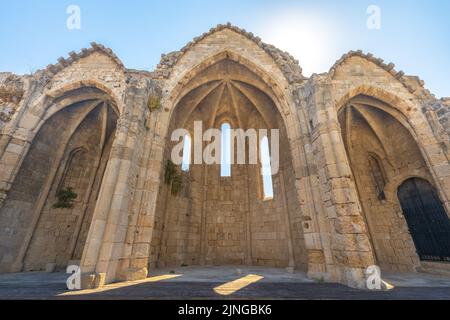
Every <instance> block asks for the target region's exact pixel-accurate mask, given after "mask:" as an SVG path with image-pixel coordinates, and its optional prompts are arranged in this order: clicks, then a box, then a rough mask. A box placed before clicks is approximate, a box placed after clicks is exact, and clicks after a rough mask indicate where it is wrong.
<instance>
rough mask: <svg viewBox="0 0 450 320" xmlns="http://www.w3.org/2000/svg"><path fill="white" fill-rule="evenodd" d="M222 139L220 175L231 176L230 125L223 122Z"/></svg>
mask: <svg viewBox="0 0 450 320" xmlns="http://www.w3.org/2000/svg"><path fill="white" fill-rule="evenodd" d="M221 131H222V141H221V145H220V148H221V153H220V176H221V177H231V126H230V124H229V123H226V122H225V123H223V124H222V127H221Z"/></svg>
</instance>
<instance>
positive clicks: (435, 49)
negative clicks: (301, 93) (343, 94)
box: [0, 0, 450, 97]
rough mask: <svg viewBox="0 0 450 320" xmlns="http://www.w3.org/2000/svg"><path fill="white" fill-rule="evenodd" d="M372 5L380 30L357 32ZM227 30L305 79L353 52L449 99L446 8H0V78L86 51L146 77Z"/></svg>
mask: <svg viewBox="0 0 450 320" xmlns="http://www.w3.org/2000/svg"><path fill="white" fill-rule="evenodd" d="M71 4H75V5H78V6H79V7H80V8H81V30H68V29H67V28H66V20H67V18H68V14H67V13H66V9H67V7H68V6H69V5H71ZM372 4H374V5H378V6H379V7H380V9H381V29H380V30H369V29H368V28H367V26H366V21H367V19H368V14H367V13H366V10H367V7H368V6H369V5H372ZM228 21H230V22H231V23H233V24H235V25H237V26H239V27H242V28H245V29H247V30H248V31H251V32H253V33H255V34H256V35H259V36H260V37H261V38H262V39H263V40H264V41H266V42H268V43H272V44H274V45H276V46H278V47H279V48H281V49H283V50H287V51H289V52H290V53H291V54H292V55H294V56H295V57H296V58H297V59H298V60H299V61H300V64H301V66H302V68H303V69H304V73H305V75H308V76H309V75H310V74H311V73H313V72H317V73H319V72H325V71H328V69H329V68H330V67H331V66H332V65H333V63H334V62H335V61H336V60H337V59H338V58H339V57H340V56H341V55H342V54H343V53H345V52H347V51H349V50H357V49H362V50H363V51H365V52H372V53H373V54H375V55H376V56H378V57H381V58H383V59H385V60H386V61H388V62H394V63H395V64H396V66H397V69H398V70H403V71H405V72H406V73H407V74H411V75H418V76H420V77H421V78H422V79H423V80H425V82H426V86H427V87H428V88H429V89H430V90H431V91H432V92H433V93H435V94H436V95H437V96H438V97H441V96H450V80H449V79H450V59H449V58H450V0H441V1H437V0H434V1H433V0H430V1H424V0H423V1H422V0H412V1H403V0H396V1H392V0H390V1H377V0H370V1H365V0H358V1H356V0H340V1H337V0H335V1H325V0H322V1H300V0H297V1H283V0H278V1H267V0H239V1H237V0H227V1H225V0H222V1H212V0H209V1H200V0H190V1H187V0H186V1H181V0H172V1H171V0H166V1H157V0H153V1H149V0H147V1H144V0H142V1H139V0H128V1H121V0H114V1H107V0H72V1H65V0H28V1H24V0H22V1H21V0H15V1H12V0H9V1H6V0H2V1H1V4H0V48H1V50H0V71H12V72H16V73H19V74H22V73H29V72H30V71H36V70H37V69H41V68H43V67H45V66H46V65H48V64H50V63H55V62H56V60H57V58H58V57H60V56H67V54H68V52H70V51H79V50H80V49H81V48H83V47H88V46H89V43H90V42H91V41H96V42H99V43H102V44H104V45H106V46H108V47H110V48H112V49H113V50H114V52H115V53H116V54H117V55H118V56H119V58H120V59H121V60H122V61H123V62H124V64H125V65H126V66H127V67H128V68H134V69H143V70H151V69H153V68H154V67H155V66H156V64H157V63H158V62H159V59H160V55H161V53H167V52H170V51H174V50H178V49H180V48H181V47H183V46H184V45H185V44H186V43H187V42H189V41H190V40H191V39H192V38H193V37H195V36H197V35H199V34H201V33H203V32H205V31H207V30H209V29H210V28H211V27H213V26H215V25H217V24H219V23H226V22H228Z"/></svg>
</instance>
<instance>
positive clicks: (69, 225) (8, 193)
mask: <svg viewBox="0 0 450 320" xmlns="http://www.w3.org/2000/svg"><path fill="white" fill-rule="evenodd" d="M449 101H450V98H442V99H436V98H435V97H434V96H433V95H432V94H431V93H430V92H429V91H428V90H427V89H425V87H424V83H423V81H422V80H420V79H419V78H417V77H414V76H407V75H405V74H404V73H403V72H402V71H396V70H395V66H394V64H392V63H385V62H383V60H381V59H378V58H375V57H373V56H372V55H371V54H365V53H363V52H361V51H351V52H349V53H347V54H345V55H344V56H342V58H340V59H339V60H338V61H337V62H336V63H335V64H334V65H333V66H332V67H331V69H330V71H329V72H326V73H323V74H314V75H312V76H311V77H310V78H307V77H305V76H303V75H302V69H301V67H300V65H299V63H298V61H296V60H295V59H294V58H293V57H292V56H290V55H289V54H288V53H286V52H282V51H281V50H279V49H277V48H275V47H273V46H272V45H268V44H265V43H264V42H262V41H261V39H260V38H258V37H256V36H254V35H253V34H251V33H248V32H246V31H244V30H241V29H239V28H237V27H234V26H232V25H230V24H227V25H219V26H217V27H216V28H213V29H211V30H210V31H209V32H207V33H205V34H203V35H201V36H200V37H198V38H195V39H194V40H193V41H192V42H190V43H188V44H187V45H186V46H185V47H184V48H182V49H181V50H180V51H177V52H172V53H169V54H166V55H162V58H161V62H160V64H159V65H158V66H157V68H156V70H154V71H151V72H149V71H140V70H131V69H127V68H126V67H125V66H124V65H123V64H122V62H121V61H120V60H119V58H118V57H117V56H116V55H115V54H114V53H113V52H112V50H110V49H108V48H105V47H103V46H102V45H99V44H96V43H92V46H91V48H89V49H83V50H82V51H81V52H79V53H75V52H71V53H70V54H69V57H68V58H60V59H58V62H57V63H56V64H54V65H49V66H48V67H47V68H46V69H44V70H40V71H37V72H35V73H33V74H31V75H23V76H19V75H14V74H11V73H0V130H1V131H0V272H20V271H39V270H45V269H47V270H48V269H52V268H57V269H64V268H65V267H66V266H67V265H70V264H79V265H80V267H81V270H82V272H83V286H84V287H94V286H100V285H102V284H104V283H112V282H118V281H126V280H135V279H141V278H145V277H146V276H147V273H148V270H149V269H150V268H159V267H166V266H195V265H254V266H267V267H281V268H289V270H294V269H297V270H302V271H306V272H307V274H308V276H309V277H310V278H313V279H318V280H323V281H327V282H339V283H343V284H346V285H348V286H351V287H356V288H364V287H365V279H366V274H365V270H366V268H367V267H368V266H371V265H379V266H380V267H381V268H382V270H387V271H401V272H414V271H417V270H418V268H420V267H421V264H422V261H421V258H420V257H419V254H418V249H417V248H416V245H415V242H414V241H413V240H414V239H413V237H412V234H411V230H410V228H408V221H407V219H406V218H405V216H404V214H403V210H402V209H404V208H403V207H402V205H401V202H400V200H399V198H398V190H399V188H400V187H401V186H402V185H403V184H404V183H405V182H406V181H408V180H410V179H420V180H421V181H425V182H424V183H426V184H427V185H430V188H431V189H432V190H434V192H435V194H436V199H439V201H437V202H439V203H438V204H436V205H438V206H442V208H443V210H445V212H446V214H447V215H448V214H449V213H450V161H449V157H450V151H449V150H450V149H449V147H450V145H449V138H450V102H449ZM194 121H202V123H203V125H204V127H205V129H207V128H220V127H221V125H222V124H223V123H228V124H230V125H231V127H233V128H242V129H250V128H255V129H279V130H280V170H279V172H278V173H276V174H274V175H273V177H272V180H273V192H274V197H273V198H271V199H266V198H264V196H263V191H262V190H263V189H262V188H263V187H262V185H263V182H262V177H261V174H260V172H261V168H260V166H259V165H255V164H248V165H233V166H232V167H231V172H232V174H231V177H221V176H220V166H219V165H217V164H213V165H206V164H203V165H197V164H195V165H191V166H190V168H189V170H188V171H182V170H181V168H179V167H176V168H175V172H176V173H178V174H179V175H178V176H177V177H178V179H179V184H180V185H179V190H177V192H174V191H173V185H170V184H168V183H167V181H166V180H167V170H168V169H167V161H168V160H169V159H170V155H171V151H172V148H173V147H174V145H175V143H174V142H172V141H171V139H170V138H171V134H172V132H173V130H175V129H177V128H184V129H186V130H187V131H188V132H189V134H190V135H191V136H193V135H194V126H193V125H194ZM70 192H73V193H74V194H72V198H70ZM65 196H66V198H65ZM57 204H59V205H57ZM61 204H62V205H61ZM429 268H430V267H429V265H428V269H429Z"/></svg>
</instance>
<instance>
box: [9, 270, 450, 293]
mask: <svg viewBox="0 0 450 320" xmlns="http://www.w3.org/2000/svg"><path fill="white" fill-rule="evenodd" d="M248 275H255V276H253V278H252V277H248ZM256 276H257V277H256ZM66 279H67V275H66V274H64V273H52V274H48V273H22V274H7V275H0V299H58V300H59V299H63V300H70V299H104V300H110V299H139V300H142V299H182V300H186V299H355V300H361V299H363V300H366V299H370V300H372V299H377V300H384V299H408V300H410V299H439V300H441V299H445V300H450V278H449V277H444V276H437V275H430V274H422V273H418V274H386V275H384V279H385V280H386V281H388V282H389V283H391V284H393V285H394V286H395V289H393V290H391V291H387V292H368V291H360V290H355V289H350V288H347V287H345V286H342V285H338V284H325V283H318V282H314V281H311V280H309V279H306V277H305V274H304V273H299V272H295V273H289V272H286V271H285V270H283V269H268V268H248V267H242V268H236V267H196V268H193V267H189V268H179V269H175V270H172V269H166V270H158V271H156V272H154V273H153V274H151V275H150V277H149V278H148V279H147V280H143V281H136V282H128V283H125V284H123V283H122V284H113V285H108V286H106V287H104V288H102V289H98V290H84V291H77V292H68V291H67V290H66V286H65V281H66ZM239 279H241V280H239ZM242 279H243V280H242ZM236 280H237V281H236ZM246 281H247V282H246ZM246 284H247V285H246ZM221 288H222V289H224V290H221Z"/></svg>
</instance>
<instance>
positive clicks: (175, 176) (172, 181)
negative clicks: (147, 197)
mask: <svg viewBox="0 0 450 320" xmlns="http://www.w3.org/2000/svg"><path fill="white" fill-rule="evenodd" d="M164 182H165V183H166V184H167V185H168V186H170V191H171V193H172V195H174V196H177V195H178V194H179V193H180V191H181V189H182V188H183V177H182V176H181V174H180V173H179V172H178V170H177V167H176V165H175V164H174V163H173V162H172V161H171V160H167V161H166V166H165V171H164Z"/></svg>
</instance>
